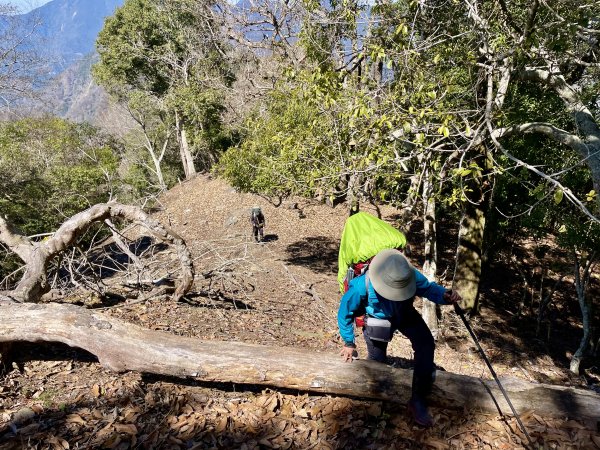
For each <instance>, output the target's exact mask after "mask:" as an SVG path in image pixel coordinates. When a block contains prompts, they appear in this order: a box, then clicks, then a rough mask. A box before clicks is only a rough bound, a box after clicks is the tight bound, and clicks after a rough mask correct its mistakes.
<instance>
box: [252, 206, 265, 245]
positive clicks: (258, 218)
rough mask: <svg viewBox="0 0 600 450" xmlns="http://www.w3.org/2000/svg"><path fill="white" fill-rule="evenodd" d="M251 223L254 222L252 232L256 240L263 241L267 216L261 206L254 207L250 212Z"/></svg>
mask: <svg viewBox="0 0 600 450" xmlns="http://www.w3.org/2000/svg"><path fill="white" fill-rule="evenodd" d="M250 223H252V234H253V235H254V240H255V241H256V242H263V241H264V239H265V236H264V227H265V216H264V215H263V213H262V211H261V209H260V206H254V207H252V212H251V213H250Z"/></svg>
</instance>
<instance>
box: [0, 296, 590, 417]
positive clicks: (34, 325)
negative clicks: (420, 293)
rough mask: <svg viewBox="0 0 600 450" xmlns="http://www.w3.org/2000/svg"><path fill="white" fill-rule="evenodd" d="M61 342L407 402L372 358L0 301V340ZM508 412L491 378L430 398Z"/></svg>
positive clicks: (556, 406) (555, 413) (447, 377)
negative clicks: (348, 358) (192, 334)
mask: <svg viewBox="0 0 600 450" xmlns="http://www.w3.org/2000/svg"><path fill="white" fill-rule="evenodd" d="M18 341H28V342H41V341H48V342H62V343H65V344H67V345H70V346H72V347H79V348H82V349H85V350H87V351H88V352H90V353H92V354H94V355H95V356H97V357H98V360H99V361H100V363H101V364H102V365H103V366H104V367H107V368H108V369H111V370H114V371H117V372H122V371H127V370H132V371H138V372H145V373H154V374H161V375H169V376H176V377H184V378H196V379H199V380H204V381H215V382H233V383H240V384H258V385H265V386H274V387H280V388H288V389H299V390H302V391H309V392H319V393H327V394H339V395H352V396H357V397H363V398H373V399H382V400H390V401H395V402H400V403H405V402H407V401H408V398H409V395H410V391H411V389H410V386H411V379H412V371H410V370H404V369H397V368H392V367H389V366H387V365H384V364H379V363H375V362H371V361H356V362H353V363H351V364H349V363H344V362H342V361H341V360H340V358H339V357H338V355H337V353H336V352H327V353H325V352H317V351H314V350H308V349H299V348H281V347H266V346H261V345H253V344H244V343H240V342H221V341H201V340H200V339H193V338H186V337H181V336H176V335H173V334H169V333H164V332H159V331H152V330H147V329H144V328H141V327H139V326H136V325H133V324H131V323H127V322H124V321H121V320H118V319H115V318H113V317H110V316H107V315H104V314H101V313H98V312H94V311H93V310H87V309H84V308H81V307H77V306H73V305H59V304H47V305H41V304H19V303H14V302H9V301H2V300H0V343H2V342H18ZM504 387H505V389H506V391H507V392H508V394H509V396H510V398H511V401H512V402H513V404H514V406H515V408H516V410H517V411H518V412H519V413H523V412H525V411H530V410H533V411H534V412H535V413H537V414H539V415H541V416H546V417H561V418H564V417H570V418H573V419H578V420H583V421H588V420H591V421H596V420H598V418H599V417H600V395H598V394H595V393H593V392H590V391H584V390H579V389H574V388H569V387H561V386H552V385H545V384H532V383H527V382H524V381H520V380H516V379H510V380H504ZM494 399H495V401H496V402H498V404H499V405H500V408H501V409H502V411H503V412H504V413H507V412H509V411H510V409H509V408H508V406H507V405H506V402H505V400H504V398H503V396H502V395H501V393H500V391H499V390H498V388H497V386H496V384H495V383H494V381H481V380H479V379H477V378H472V377H467V376H462V375H456V374H451V373H448V372H439V373H438V376H437V380H436V383H435V388H434V392H433V395H432V398H431V401H432V404H433V405H437V406H444V407H449V408H466V409H475V410H480V411H482V412H488V413H489V412H491V413H495V412H497V407H496V405H495V402H494Z"/></svg>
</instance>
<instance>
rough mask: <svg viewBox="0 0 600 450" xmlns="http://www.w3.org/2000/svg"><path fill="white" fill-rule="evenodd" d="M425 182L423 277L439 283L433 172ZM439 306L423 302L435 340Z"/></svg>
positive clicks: (437, 328)
mask: <svg viewBox="0 0 600 450" xmlns="http://www.w3.org/2000/svg"><path fill="white" fill-rule="evenodd" d="M423 178H424V182H423V229H424V237H423V240H424V241H425V254H424V257H425V262H424V263H423V275H425V276H426V277H427V279H428V280H429V281H437V280H436V274H437V227H436V215H435V197H434V196H433V195H434V194H433V183H432V179H431V171H430V170H429V169H427V170H426V172H425V175H424V177H423ZM438 309H439V306H438V305H436V304H435V303H433V302H430V301H427V300H425V301H423V308H422V311H421V312H422V315H423V320H424V321H425V323H426V324H427V326H428V327H429V329H430V330H431V334H432V335H433V337H434V338H437V335H438V333H439V320H438Z"/></svg>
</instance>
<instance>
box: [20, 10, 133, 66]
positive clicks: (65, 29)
mask: <svg viewBox="0 0 600 450" xmlns="http://www.w3.org/2000/svg"><path fill="white" fill-rule="evenodd" d="M123 3H124V0H53V1H51V2H48V3H46V4H45V5H43V6H40V7H39V8H36V9H34V10H33V11H30V12H28V13H27V14H23V15H22V16H23V18H24V19H31V18H36V19H38V20H39V21H40V23H41V25H40V27H39V28H38V29H37V30H36V35H37V37H39V38H40V40H39V44H38V45H42V46H43V47H44V54H45V55H46V56H47V57H48V58H49V59H51V61H50V63H51V68H52V70H53V71H54V74H56V75H57V74H59V73H60V72H62V71H63V70H64V69H66V68H67V67H69V66H70V65H71V64H73V63H74V62H76V61H78V60H80V59H82V58H84V57H87V56H88V55H89V54H90V53H92V52H94V51H95V42H96V37H97V36H98V33H99V32H100V30H101V29H102V27H103V26H104V19H105V18H106V17H108V16H111V15H112V14H113V13H114V11H115V10H116V9H117V8H118V7H119V6H121V5H122V4H123Z"/></svg>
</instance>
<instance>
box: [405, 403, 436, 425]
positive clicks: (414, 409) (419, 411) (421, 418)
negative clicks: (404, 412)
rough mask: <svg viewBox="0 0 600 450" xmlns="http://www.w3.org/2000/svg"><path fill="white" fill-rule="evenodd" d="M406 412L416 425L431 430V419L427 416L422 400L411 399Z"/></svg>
mask: <svg viewBox="0 0 600 450" xmlns="http://www.w3.org/2000/svg"><path fill="white" fill-rule="evenodd" d="M408 411H409V412H410V415H411V416H412V417H413V419H414V420H415V422H416V423H417V425H420V426H422V427H425V428H431V427H432V426H433V417H431V414H429V410H428V409H427V404H426V403H425V401H424V400H421V399H419V398H414V397H413V398H411V399H410V401H409V402H408Z"/></svg>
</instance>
